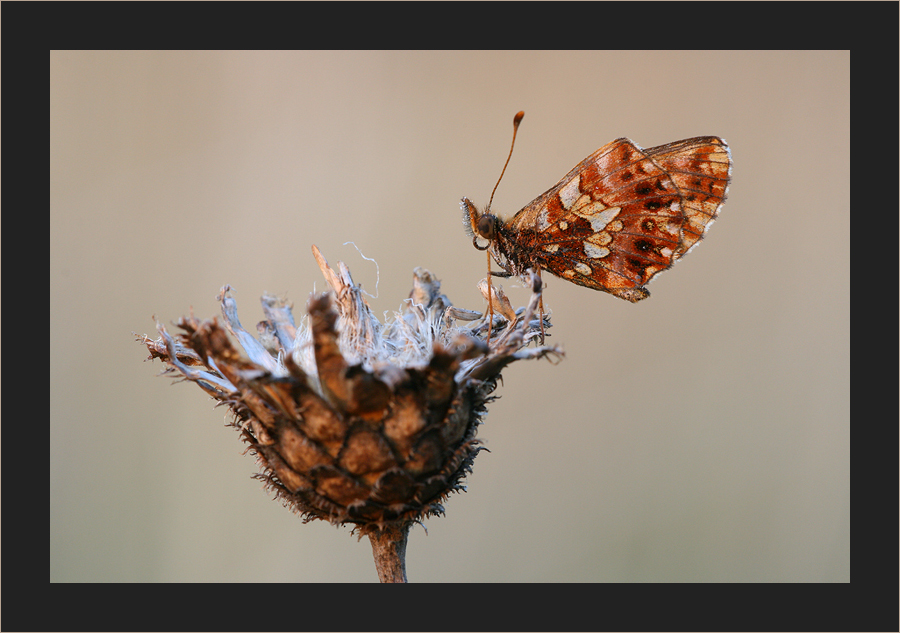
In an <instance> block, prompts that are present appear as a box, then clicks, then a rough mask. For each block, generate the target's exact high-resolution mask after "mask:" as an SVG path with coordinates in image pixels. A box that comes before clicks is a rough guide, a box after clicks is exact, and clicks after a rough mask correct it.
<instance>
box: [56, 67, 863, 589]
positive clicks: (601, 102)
mask: <svg viewBox="0 0 900 633" xmlns="http://www.w3.org/2000/svg"><path fill="white" fill-rule="evenodd" d="M849 80H850V62H849V53H847V52H791V51H788V52H758V53H757V52H751V53H744V52H734V53H729V52H714V53H706V52H646V53H642V52H575V53H570V52H534V53H532V52H509V53H506V52H348V53H341V52H322V53H315V52H314V53H307V52H300V53H265V52H262V53H221V52H187V53H185V52H173V53H157V52H54V53H51V56H50V130H51V137H50V176H51V178H50V184H51V189H50V302H51V366H50V440H51V444H50V458H51V471H50V554H51V557H50V579H51V580H52V581H301V582H304V581H310V582H318V581H364V582H375V581H376V580H377V577H376V574H375V569H374V566H373V563H372V558H371V549H370V546H369V544H368V541H366V540H363V541H359V542H358V541H357V540H356V538H355V537H353V536H350V534H349V530H348V529H346V528H334V527H332V526H330V525H328V524H326V523H323V522H315V523H310V524H306V525H304V524H303V523H301V521H300V520H299V519H298V518H297V517H295V516H294V515H292V514H291V513H290V512H288V511H287V510H285V509H284V508H282V507H281V505H280V504H279V503H278V502H275V501H272V500H271V498H270V495H268V494H267V493H266V492H265V491H263V490H262V488H261V484H260V483H259V482H258V481H256V480H252V479H250V475H251V474H253V473H254V472H256V468H255V464H254V461H253V459H252V458H251V457H249V456H242V455H241V453H242V451H243V450H244V446H243V445H242V444H241V443H240V441H239V436H238V434H237V433H235V432H234V431H233V430H231V429H228V428H226V427H225V426H224V422H225V415H226V412H225V410H224V409H221V408H219V409H214V408H213V403H212V400H210V399H209V398H207V397H206V395H205V394H204V393H202V392H201V391H200V390H199V389H198V388H197V387H196V386H194V385H190V384H185V383H181V384H175V385H171V384H170V383H171V381H170V380H169V379H167V378H157V377H155V376H156V374H157V373H158V372H159V371H160V370H161V369H162V365H161V364H160V363H158V362H154V363H150V362H147V363H145V362H143V360H144V359H145V358H146V357H147V352H146V350H145V349H144V348H142V347H140V346H139V345H138V344H136V343H135V342H134V337H133V335H132V331H134V332H137V333H138V334H141V333H150V334H152V333H154V322H153V319H152V316H153V315H156V316H157V317H158V318H159V319H160V320H162V321H163V322H164V323H171V322H172V321H174V320H176V319H177V318H178V317H179V316H181V315H183V314H187V313H188V311H189V310H190V309H191V307H192V306H193V309H194V311H195V313H196V314H197V316H199V317H204V318H205V317H210V316H214V315H217V314H219V308H218V305H217V304H216V302H215V295H216V293H217V292H218V290H219V288H220V287H221V286H222V285H224V284H231V285H232V286H233V287H234V288H235V297H236V299H237V301H238V308H239V310H240V315H241V318H242V321H243V323H244V324H245V326H247V327H250V328H252V326H253V324H255V323H256V321H258V320H259V319H261V318H263V315H262V310H261V308H260V305H259V297H260V295H261V294H262V293H263V292H271V293H277V294H286V295H287V296H288V297H289V298H291V299H292V300H293V301H294V304H295V315H296V316H297V317H298V319H299V318H300V317H301V316H302V315H303V313H304V309H303V306H304V305H305V302H306V298H307V297H308V295H309V293H310V291H312V290H313V288H318V289H322V287H323V280H322V278H321V276H320V273H319V271H318V269H317V267H316V264H315V261H314V260H313V257H312V255H311V253H310V245H311V244H316V245H318V246H319V248H321V250H322V252H323V253H324V254H325V256H326V257H327V258H328V259H329V261H330V262H331V263H332V264H334V263H336V262H337V261H338V260H343V261H345V262H346V263H347V264H348V265H349V266H350V268H351V270H352V272H353V273H354V277H355V278H356V279H357V281H358V282H362V283H363V285H364V286H365V287H366V288H367V289H368V290H369V291H370V292H372V294H375V290H376V288H375V286H376V279H377V278H376V271H375V267H374V265H373V264H372V263H371V262H368V261H366V260H364V259H363V258H362V257H361V256H360V255H359V254H358V253H357V251H356V250H355V249H354V248H353V247H352V246H349V245H347V246H345V245H344V243H345V242H348V241H352V242H354V243H355V244H356V246H358V247H359V249H360V250H361V251H362V253H363V254H364V255H365V256H366V257H369V258H373V259H375V260H376V261H377V262H378V266H379V270H380V278H379V281H378V287H377V298H375V299H371V300H370V303H371V304H372V307H373V308H374V309H375V311H376V313H378V314H381V313H382V312H384V311H393V310H395V309H398V308H399V306H400V304H401V301H402V300H403V299H404V298H406V296H407V295H408V292H409V289H410V282H411V277H412V270H413V268H414V267H416V266H424V267H426V268H428V269H430V270H431V271H432V272H434V273H435V274H436V275H437V276H438V277H439V278H441V279H442V280H443V290H444V292H445V293H446V294H447V295H448V297H449V298H450V299H451V301H453V302H454V303H455V304H456V305H459V306H461V307H467V308H472V309H481V307H482V306H483V300H482V299H481V296H480V295H479V293H478V292H477V290H476V284H477V282H478V281H479V280H480V279H482V278H483V277H484V274H485V270H484V256H483V255H482V254H481V253H479V252H477V251H475V249H473V248H472V245H471V241H470V239H469V238H467V237H466V235H465V234H464V232H463V229H462V225H461V214H460V211H459V199H460V198H461V197H462V196H464V195H465V196H469V197H471V198H472V199H473V200H474V201H475V202H476V203H477V204H479V205H481V204H484V203H486V202H487V199H488V197H489V195H490V192H491V188H492V187H493V186H494V183H495V181H496V179H497V177H498V175H499V174H500V169H501V167H502V166H503V161H504V159H505V157H506V152H507V150H508V148H509V141H510V135H511V131H512V125H511V121H512V116H513V114H514V113H515V112H516V111H517V110H520V109H521V110H525V112H526V113H527V114H526V117H525V120H524V122H523V124H522V127H521V129H520V133H519V138H518V141H517V145H516V151H515V154H514V155H513V157H512V160H511V162H510V166H509V168H508V169H507V173H506V176H505V178H504V181H503V183H502V184H501V185H500V188H499V189H498V191H497V195H496V197H495V200H494V210H495V212H498V213H500V214H501V215H505V217H509V216H511V215H512V214H513V213H515V212H516V211H517V210H518V209H520V208H521V207H522V206H524V205H525V204H527V203H528V202H529V201H530V200H532V199H533V198H535V197H537V196H538V195H539V194H541V193H543V192H544V191H545V190H546V189H548V188H549V187H550V186H552V185H553V184H555V183H556V181H557V180H558V179H559V178H560V177H562V176H563V175H564V174H565V173H566V172H568V170H569V169H571V168H572V167H573V166H574V165H575V164H577V163H578V162H579V161H580V160H581V159H583V158H584V157H585V156H587V155H588V154H589V153H590V152H592V151H593V150H595V149H597V148H598V147H600V146H601V145H603V144H605V143H607V142H608V141H610V140H612V139H614V138H616V137H619V136H629V137H631V138H632V139H634V140H635V141H636V142H637V143H639V144H640V145H643V146H644V147H650V146H653V145H659V144H663V143H667V142H671V141H675V140H679V139H682V138H687V137H691V136H697V135H719V136H722V137H724V138H725V139H726V140H727V141H728V143H729V145H730V146H731V148H732V152H733V157H734V179H733V182H732V185H731V192H730V197H729V200H728V202H727V203H726V205H725V208H724V209H723V211H722V214H721V216H720V218H719V220H718V222H716V224H715V225H714V226H713V227H712V229H711V231H710V233H709V235H708V238H707V239H706V240H705V241H704V242H703V243H702V244H701V245H699V246H698V247H697V249H696V250H695V251H693V252H692V253H691V255H690V256H689V257H687V258H685V259H684V260H683V261H682V262H680V263H679V264H678V265H677V266H676V267H675V269H674V270H673V271H670V272H667V273H665V274H664V275H661V276H660V277H659V278H658V279H657V280H655V281H654V282H653V283H652V284H651V286H650V290H651V291H652V293H653V296H652V298H651V299H650V300H648V301H644V302H642V303H640V304H635V305H632V304H628V303H626V302H624V301H620V300H618V299H616V298H615V297H612V296H611V295H607V294H604V293H600V292H594V291H591V290H588V289H585V288H581V287H578V286H574V285H572V284H570V283H568V282H565V281H562V280H560V279H557V278H555V277H552V276H549V275H547V276H545V279H546V281H547V282H548V283H547V286H548V287H547V290H546V295H545V301H546V304H547V307H548V308H549V309H551V310H552V313H553V323H554V327H553V330H552V334H553V336H552V338H551V341H552V342H553V343H557V344H561V345H563V346H564V347H565V348H566V350H567V353H568V355H567V358H566V359H565V360H564V361H563V362H562V363H561V364H559V365H558V366H553V365H551V364H549V363H547V362H527V363H526V362H521V363H517V364H516V365H514V366H512V367H511V368H510V369H508V370H507V371H506V372H505V375H504V378H505V383H504V384H503V385H502V386H501V387H500V389H499V390H498V394H499V395H500V396H502V397H501V399H500V400H499V401H497V402H496V403H494V405H493V407H492V408H491V410H490V413H489V415H488V417H487V420H486V424H485V425H484V426H483V427H482V428H481V432H480V437H481V438H482V439H484V440H485V442H486V446H487V447H488V448H489V449H490V450H491V452H490V453H482V454H481V455H480V456H479V457H478V459H477V460H476V462H475V471H474V474H473V475H472V476H470V477H469V478H468V489H469V490H468V493H466V494H463V495H455V496H453V497H452V498H451V499H450V500H449V501H448V503H447V504H446V509H447V516H446V517H443V518H434V519H430V520H428V521H427V522H426V527H427V528H428V533H427V535H426V533H425V531H424V530H423V529H422V528H421V527H416V528H414V530H413V532H412V535H411V537H410V544H409V557H408V570H409V575H410V579H411V580H412V581H603V582H606V581H612V582H615V581H639V582H640V581H648V582H653V581H714V582H715V581H721V582H728V581H760V582H783V581H798V582H805V581H812V582H816V581H823V582H847V581H849V579H850V545H849V537H850V453H849V448H850V446H849V445H850V424H849V422H850V418H849V354H850V342H849V320H850V311H849V298H850V275H849V272H850V245H849V239H848V236H849V228H850V221H849V214H850V189H849V166H850V155H849V149H850V128H849V113H850V99H849ZM502 284H503V286H504V288H505V289H506V290H507V292H508V294H510V295H511V297H512V298H513V300H514V303H516V304H517V305H521V304H522V303H523V302H524V300H525V298H526V296H527V294H526V292H525V291H524V290H523V289H522V288H521V284H520V283H517V282H514V281H513V280H507V281H503V282H502Z"/></svg>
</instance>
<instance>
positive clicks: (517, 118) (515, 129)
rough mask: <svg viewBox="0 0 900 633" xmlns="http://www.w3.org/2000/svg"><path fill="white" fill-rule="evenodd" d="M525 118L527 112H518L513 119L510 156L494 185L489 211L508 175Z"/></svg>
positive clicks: (489, 201)
mask: <svg viewBox="0 0 900 633" xmlns="http://www.w3.org/2000/svg"><path fill="white" fill-rule="evenodd" d="M524 117H525V112H524V111H522V110H520V111H519V112H517V113H516V116H514V117H513V138H512V143H511V144H510V146H509V156H507V157H506V162H505V163H503V169H502V170H501V171H500V177H499V178H498V179H497V184H496V185H494V190H493V191H492V192H491V199H490V200H488V206H487V211H490V209H491V203H492V202H493V201H494V194H495V193H496V192H497V187H499V186H500V181H501V180H503V174H505V173H506V166H507V165H509V159H510V158H512V152H513V148H514V147H515V146H516V133H517V132H518V131H519V123H521V122H522V119H523V118H524ZM487 211H486V212H487Z"/></svg>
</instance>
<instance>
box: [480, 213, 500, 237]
mask: <svg viewBox="0 0 900 633" xmlns="http://www.w3.org/2000/svg"><path fill="white" fill-rule="evenodd" d="M475 230H476V232H477V233H478V235H479V236H481V237H483V238H484V239H486V240H493V239H494V238H495V237H497V216H495V215H491V214H490V213H485V214H484V215H483V216H481V217H480V218H478V224H476V225H475Z"/></svg>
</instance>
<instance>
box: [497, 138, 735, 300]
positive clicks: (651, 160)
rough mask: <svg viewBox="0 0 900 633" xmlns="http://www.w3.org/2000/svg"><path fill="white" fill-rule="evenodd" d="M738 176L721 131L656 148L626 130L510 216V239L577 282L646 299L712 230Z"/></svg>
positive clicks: (524, 256) (522, 255) (518, 249)
mask: <svg viewBox="0 0 900 633" xmlns="http://www.w3.org/2000/svg"><path fill="white" fill-rule="evenodd" d="M730 178H731V154H730V152H729V149H728V146H727V145H726V144H725V142H724V141H723V140H722V139H720V138H718V137H714V136H705V137H697V138H692V139H687V140H684V141H677V142H675V143H669V144H667V145H661V146H659V147H653V148H650V149H646V150H645V149H643V148H641V147H639V146H638V145H635V144H634V143H633V142H632V141H630V140H629V139H627V138H620V139H617V140H615V141H613V142H611V143H608V144H607V145H604V146H603V147H601V148H600V149H598V150H597V151H596V152H594V153H593V154H591V155H590V156H588V157H587V158H586V159H584V160H583V161H581V163H579V164H578V165H577V166H576V167H575V168H574V169H572V170H571V171H570V172H569V173H568V174H566V176H565V177H563V178H562V180H560V181H559V182H558V183H557V184H556V185H555V186H554V187H553V188H552V189H550V190H549V191H547V192H546V193H544V194H543V195H542V196H540V197H538V198H537V199H536V200H534V201H533V202H531V203H530V204H529V205H527V206H526V207H525V208H524V209H522V210H521V211H519V212H518V213H517V214H516V215H515V216H514V217H513V218H512V219H511V220H509V222H507V223H505V225H504V228H505V229H506V230H505V231H504V233H505V235H506V236H507V239H508V240H509V241H510V242H511V244H509V245H506V248H507V250H510V249H511V250H512V251H513V252H514V254H515V255H516V259H518V260H519V261H520V262H523V263H525V264H530V265H535V266H538V267H540V268H543V269H545V270H548V271H550V272H551V273H553V274H555V275H557V276H559V277H562V278H563V279H568V280H569V281H572V282H573V283H576V284H579V285H582V286H586V287H588V288H594V289H596V290H603V291H606V292H609V293H612V294H614V295H616V296H618V297H621V298H623V299H626V300H628V301H633V302H634V301H640V300H641V299H644V298H646V297H648V296H649V294H650V293H649V292H648V291H647V290H646V289H644V287H643V286H644V285H645V284H647V283H648V282H649V281H650V280H651V279H653V277H655V276H656V275H657V274H659V273H660V272H662V271H664V270H667V269H668V268H670V267H671V266H672V264H673V263H674V262H675V261H676V260H677V259H678V258H679V257H681V256H682V255H684V254H685V253H687V252H688V251H689V250H690V249H691V248H692V247H693V246H694V245H695V244H696V243H697V242H698V241H699V240H700V239H701V238H702V237H703V234H704V233H705V232H706V230H707V229H708V228H709V226H710V225H711V224H712V222H713V221H714V220H715V218H716V216H717V215H718V213H719V210H720V209H721V207H722V203H723V202H724V201H725V197H726V195H727V191H728V183H729V182H730ZM498 261H499V260H498ZM502 263H503V262H501V265H502Z"/></svg>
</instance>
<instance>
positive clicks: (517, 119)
mask: <svg viewBox="0 0 900 633" xmlns="http://www.w3.org/2000/svg"><path fill="white" fill-rule="evenodd" d="M524 117H525V111H524V110H519V111H518V112H516V116H514V117H513V137H512V143H510V145H509V155H508V156H507V157H506V162H505V163H503V169H502V170H501V171H500V177H499V178H498V179H497V184H496V185H494V190H493V191H491V199H490V200H488V205H487V208H486V209H485V210H484V212H485V213H490V212H491V203H493V202H494V194H495V193H496V192H497V187H499V186H500V181H501V180H503V174H505V173H506V166H507V165H509V159H510V158H512V153H513V148H514V147H515V146H516V133H517V132H518V131H519V123H521V122H522V119H523V118H524ZM486 252H487V283H488V332H487V346H488V349H490V347H491V331H492V330H493V329H494V302H493V295H492V292H493V289H492V288H491V253H490V251H486Z"/></svg>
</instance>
